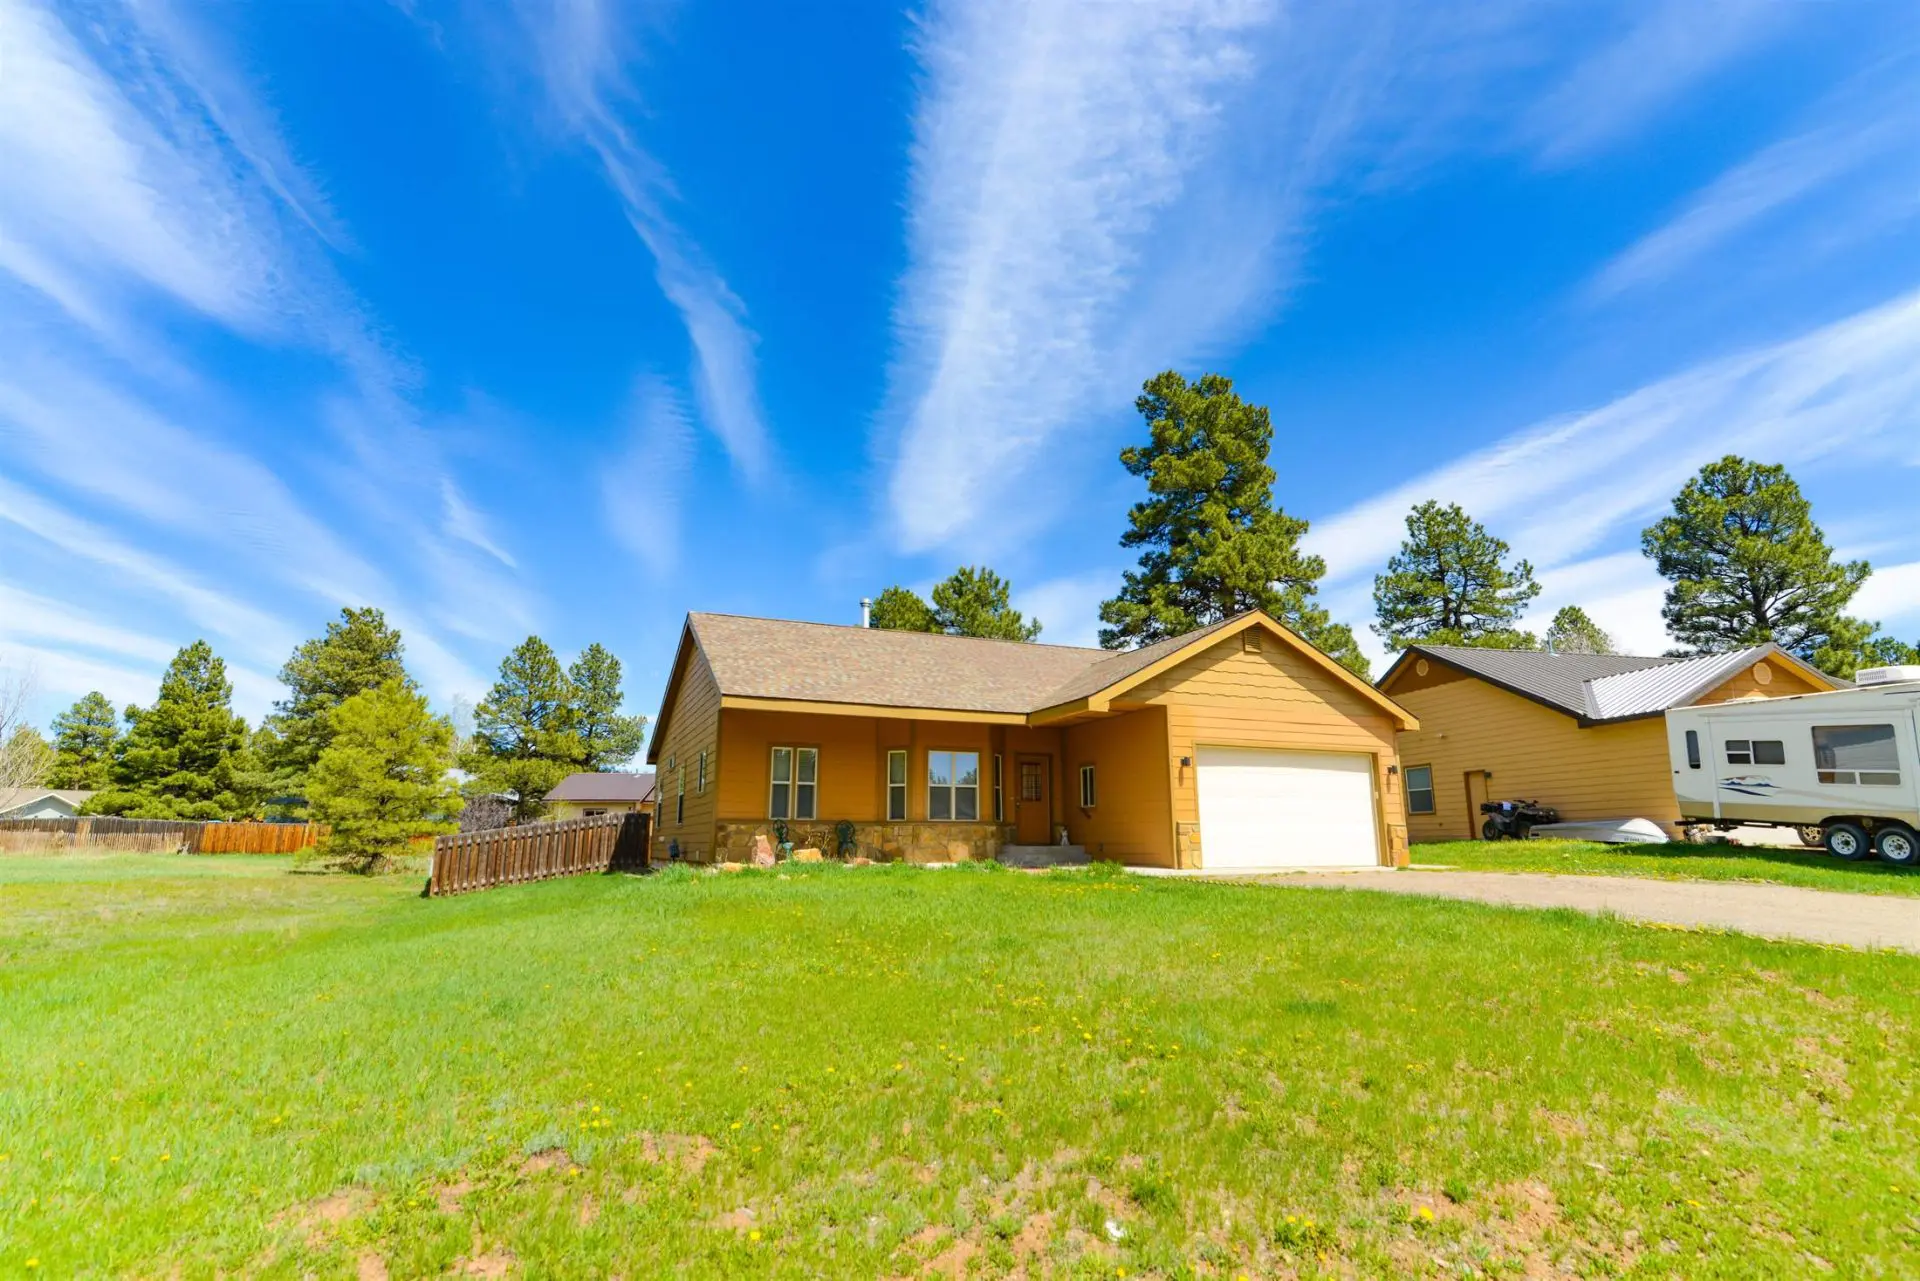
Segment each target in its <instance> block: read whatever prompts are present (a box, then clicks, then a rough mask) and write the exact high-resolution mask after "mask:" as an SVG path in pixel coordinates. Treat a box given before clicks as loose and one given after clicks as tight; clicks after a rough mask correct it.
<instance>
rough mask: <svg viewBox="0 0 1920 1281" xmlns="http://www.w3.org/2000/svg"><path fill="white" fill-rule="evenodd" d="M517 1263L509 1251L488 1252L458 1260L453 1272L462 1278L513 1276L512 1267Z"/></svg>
mask: <svg viewBox="0 0 1920 1281" xmlns="http://www.w3.org/2000/svg"><path fill="white" fill-rule="evenodd" d="M518 1262H519V1260H518V1259H517V1258H515V1257H514V1254H513V1251H511V1250H488V1251H487V1252H486V1253H484V1254H475V1255H472V1256H469V1257H468V1258H465V1259H462V1260H460V1262H459V1263H457V1264H455V1265H454V1272H455V1273H456V1274H457V1275H459V1276H463V1277H505V1276H511V1275H513V1265H514V1264H516V1263H518Z"/></svg>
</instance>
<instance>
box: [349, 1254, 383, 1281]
mask: <svg viewBox="0 0 1920 1281" xmlns="http://www.w3.org/2000/svg"><path fill="white" fill-rule="evenodd" d="M354 1275H355V1276H356V1277H358V1278H359V1281H387V1261H386V1260H385V1259H383V1258H381V1257H380V1256H379V1255H377V1254H375V1253H374V1252H373V1251H371V1250H368V1251H366V1252H365V1253H364V1254H362V1255H361V1256H360V1258H359V1259H358V1260H357V1261H356V1262H355V1264H354Z"/></svg>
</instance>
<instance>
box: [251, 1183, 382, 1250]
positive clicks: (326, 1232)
mask: <svg viewBox="0 0 1920 1281" xmlns="http://www.w3.org/2000/svg"><path fill="white" fill-rule="evenodd" d="M372 1205H373V1194H372V1193H371V1192H369V1191H367V1189H365V1188H341V1189H340V1190H339V1191H338V1192H330V1193H328V1194H327V1195H326V1196H323V1197H320V1198H319V1199H318V1200H314V1201H309V1202H307V1203H306V1204H305V1205H302V1206H298V1207H296V1208H294V1209H292V1210H287V1211H283V1212H282V1213H281V1214H279V1215H278V1216H276V1217H275V1219H274V1222H275V1224H276V1225H279V1226H288V1227H292V1228H293V1229H294V1230H295V1231H296V1232H298V1233H299V1234H300V1235H301V1236H303V1237H304V1238H306V1241H307V1244H308V1245H310V1246H321V1245H324V1244H326V1242H327V1241H328V1239H329V1238H331V1237H332V1236H333V1234H334V1233H335V1232H336V1231H337V1230H338V1229H339V1227H340V1225H341V1224H343V1223H345V1222H346V1221H347V1220H349V1219H354V1218H358V1217H359V1216H360V1215H362V1214H365V1213H366V1212H367V1210H368V1209H369V1208H370V1207H371V1206H372Z"/></svg>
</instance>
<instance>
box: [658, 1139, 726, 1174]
mask: <svg viewBox="0 0 1920 1281" xmlns="http://www.w3.org/2000/svg"><path fill="white" fill-rule="evenodd" d="M716 1151H718V1149H717V1148H715V1147H714V1145H713V1140H712V1139H710V1138H708V1137H707V1136H706V1135H704V1134H651V1133H649V1134H642V1135H641V1136H640V1157H641V1159H642V1160H644V1161H648V1162H650V1163H652V1164H654V1165H671V1166H674V1167H675V1168H677V1169H678V1170H679V1171H680V1172H681V1173H683V1174H690V1175H691V1174H698V1173H700V1171H701V1170H703V1169H705V1168H706V1164H707V1162H708V1161H709V1160H711V1159H712V1158H713V1154H714V1153H715V1152H716Z"/></svg>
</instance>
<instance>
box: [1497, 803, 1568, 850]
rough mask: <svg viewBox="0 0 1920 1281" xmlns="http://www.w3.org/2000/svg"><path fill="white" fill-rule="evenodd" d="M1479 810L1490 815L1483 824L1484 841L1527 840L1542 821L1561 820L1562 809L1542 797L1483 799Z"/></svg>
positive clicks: (1553, 821) (1556, 821)
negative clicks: (1541, 799)
mask: <svg viewBox="0 0 1920 1281" xmlns="http://www.w3.org/2000/svg"><path fill="white" fill-rule="evenodd" d="M1480 812H1481V813H1482V814H1485V815H1486V816H1487V818H1486V821H1485V822H1484V823H1482V824H1480V839H1481V840H1483V841H1501V840H1514V841H1524V840H1526V839H1527V837H1529V836H1531V835H1532V834H1533V829H1534V828H1535V827H1537V826H1538V825H1540V824H1541V823H1558V822H1559V821H1560V812H1559V811H1558V810H1556V809H1554V808H1553V807H1551V806H1548V805H1542V804H1541V803H1540V802H1539V801H1483V802H1481V805H1480Z"/></svg>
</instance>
